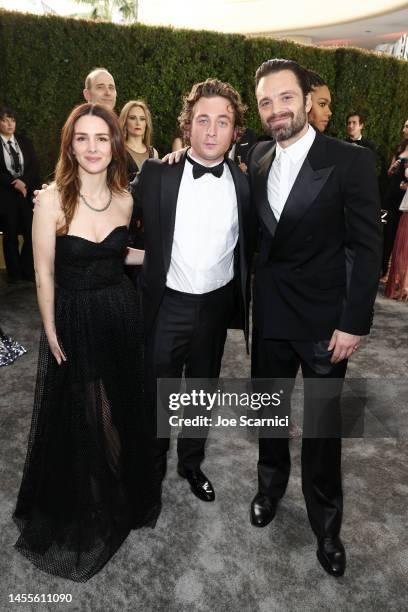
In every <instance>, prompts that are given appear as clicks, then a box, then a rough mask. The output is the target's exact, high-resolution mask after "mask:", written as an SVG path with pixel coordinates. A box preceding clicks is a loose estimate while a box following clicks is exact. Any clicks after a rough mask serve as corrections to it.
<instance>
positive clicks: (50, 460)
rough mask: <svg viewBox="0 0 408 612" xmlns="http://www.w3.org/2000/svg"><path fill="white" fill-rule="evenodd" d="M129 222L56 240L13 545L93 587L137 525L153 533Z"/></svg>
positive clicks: (148, 422)
mask: <svg viewBox="0 0 408 612" xmlns="http://www.w3.org/2000/svg"><path fill="white" fill-rule="evenodd" d="M127 240H128V231H127V228H126V226H119V227H117V228H115V229H114V230H113V231H112V232H110V234H109V235H108V236H106V238H105V239H104V240H103V241H102V242H100V243H95V242H92V241H89V240H86V239H84V238H80V237H79V236H73V235H64V236H59V237H57V239H56V259H55V274H56V295H55V323H56V330H57V335H58V338H59V341H60V345H61V347H62V349H63V351H64V353H65V355H66V356H67V361H66V362H65V363H62V365H61V366H58V364H57V362H56V360H55V358H54V357H53V355H52V353H51V352H50V350H49V347H48V343H47V340H46V337H45V334H44V333H43V335H42V337H41V342H40V355H39V364H38V374H37V385H36V392H35V399H34V411H33V417H32V424H31V431H30V436H29V443H28V452H27V458H26V462H25V467H24V473H23V480H22V483H21V488H20V492H19V495H18V500H17V506H16V510H15V513H14V516H13V518H14V520H15V522H16V524H17V526H18V528H19V530H20V537H19V539H18V541H17V543H16V548H17V549H18V550H19V551H20V552H21V553H22V554H23V555H25V556H26V557H27V558H28V559H30V561H31V562H32V563H34V564H35V565H36V566H37V567H39V568H40V569H42V570H44V571H46V572H49V573H51V574H55V575H58V576H62V577H64V578H69V579H71V580H75V581H80V582H84V581H86V580H88V579H89V578H90V577H91V576H93V575H94V574H95V573H97V572H98V571H99V570H100V569H101V568H102V567H103V565H104V564H105V563H106V562H107V561H108V560H109V559H110V557H111V556H112V555H113V554H114V553H115V552H116V551H117V549H118V548H119V546H120V545H121V543H122V542H123V541H124V539H125V538H126V536H127V535H128V534H129V532H130V530H131V529H136V528H138V527H142V526H144V525H149V526H151V527H153V526H154V525H155V522H156V520H157V517H158V515H159V512H160V493H159V490H158V488H157V485H156V483H155V478H154V475H153V474H154V473H153V457H152V449H153V444H152V437H153V422H154V420H153V416H154V415H152V414H149V413H148V412H147V410H146V408H145V403H144V400H143V382H142V381H143V330H142V314H141V306H140V303H139V297H138V295H137V293H136V291H135V289H134V287H133V286H132V283H131V282H130V281H129V279H128V278H127V277H126V275H125V274H124V273H123V259H124V254H125V249H126V244H127Z"/></svg>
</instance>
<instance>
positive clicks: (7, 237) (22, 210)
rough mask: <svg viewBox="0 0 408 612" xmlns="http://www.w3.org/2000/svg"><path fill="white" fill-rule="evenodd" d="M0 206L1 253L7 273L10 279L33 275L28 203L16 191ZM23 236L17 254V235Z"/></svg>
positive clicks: (30, 219) (30, 215) (29, 207)
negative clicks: (0, 228) (2, 252)
mask: <svg viewBox="0 0 408 612" xmlns="http://www.w3.org/2000/svg"><path fill="white" fill-rule="evenodd" d="M13 189H14V188H13ZM15 191H16V193H15V194H14V193H11V194H10V197H9V198H7V199H5V198H4V200H3V202H2V203H1V205H0V217H1V225H2V228H3V251H4V260H5V263H6V268H7V273H8V275H9V276H11V277H15V278H19V277H20V276H21V275H23V276H27V277H31V276H32V274H33V247H32V240H31V225H32V217H33V214H32V210H31V206H30V204H29V202H28V201H27V199H26V198H24V197H23V196H22V195H21V194H20V193H19V192H17V190H15ZM20 233H21V234H22V235H23V239H24V243H23V246H22V249H21V253H20V252H19V243H18V235H19V234H20Z"/></svg>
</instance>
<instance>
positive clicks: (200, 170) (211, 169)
mask: <svg viewBox="0 0 408 612" xmlns="http://www.w3.org/2000/svg"><path fill="white" fill-rule="evenodd" d="M187 159H188V161H189V162H190V164H192V165H193V177H194V178H195V179H198V178H200V177H201V176H204V174H207V173H209V174H213V175H214V176H216V177H217V178H220V177H221V176H222V173H223V172H224V161H222V162H221V163H220V164H218V165H217V166H203V165H202V164H199V163H198V162H196V161H194V159H191V157H189V156H188V155H187Z"/></svg>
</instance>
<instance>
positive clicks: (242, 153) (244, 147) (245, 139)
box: [228, 128, 258, 172]
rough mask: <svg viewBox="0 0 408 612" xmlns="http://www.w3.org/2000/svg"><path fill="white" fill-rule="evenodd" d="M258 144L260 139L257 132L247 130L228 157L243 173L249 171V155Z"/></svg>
mask: <svg viewBox="0 0 408 612" xmlns="http://www.w3.org/2000/svg"><path fill="white" fill-rule="evenodd" d="M257 142H258V137H257V135H256V134H255V132H254V131H253V130H251V128H246V129H245V130H244V132H243V133H242V135H241V136H240V138H239V140H237V141H236V142H234V144H233V145H232V147H231V150H230V152H229V153H228V157H229V158H230V159H233V160H234V162H235V163H236V164H237V165H238V166H239V167H240V168H241V170H242V171H243V172H246V171H247V170H248V165H247V161H248V153H249V151H250V150H251V148H252V147H253V146H254V144H256V143H257Z"/></svg>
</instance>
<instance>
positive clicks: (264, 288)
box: [249, 132, 382, 342]
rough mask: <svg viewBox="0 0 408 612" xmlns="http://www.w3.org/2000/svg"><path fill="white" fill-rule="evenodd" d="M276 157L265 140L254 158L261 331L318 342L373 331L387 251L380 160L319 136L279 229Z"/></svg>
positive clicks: (257, 305) (256, 317)
mask: <svg viewBox="0 0 408 612" xmlns="http://www.w3.org/2000/svg"><path fill="white" fill-rule="evenodd" d="M274 157H275V144H274V143H273V142H262V143H259V144H258V145H256V146H255V147H254V148H253V150H252V151H251V155H250V160H249V172H250V180H251V187H252V197H253V202H254V206H255V207H256V210H257V213H258V217H259V222H260V233H261V237H260V248H259V257H258V261H257V268H256V272H255V279H254V292H253V300H254V327H255V328H256V329H257V330H258V332H259V333H260V334H261V336H262V337H264V338H276V339H287V340H304V341H313V342H316V341H319V340H326V339H329V338H330V337H331V335H332V333H333V331H334V329H339V330H341V331H345V332H348V333H351V334H356V335H365V334H367V333H369V330H370V326H371V321H372V309H373V304H374V300H375V297H376V292H377V287H378V279H379V273H380V262H381V250H382V233H381V222H380V197H379V192H378V184H377V178H376V174H375V166H374V156H373V155H372V153H371V151H369V150H367V149H365V148H363V147H356V146H352V145H349V144H346V143H344V142H341V141H339V140H335V139H333V138H329V137H327V136H324V135H322V134H320V133H319V132H317V133H316V137H315V140H314V142H313V144H312V146H311V148H310V150H309V153H308V155H307V157H306V159H305V161H304V163H303V165H302V168H301V170H300V172H299V174H298V176H297V178H296V181H295V183H294V185H293V188H292V190H291V192H290V194H289V196H288V199H287V201H286V204H285V207H284V209H283V211H282V214H281V217H280V220H279V223H277V221H276V219H275V216H274V214H273V212H272V210H271V207H270V205H269V202H268V197H267V179H268V174H269V170H270V167H271V164H272V162H273V160H274ZM350 254H351V255H350Z"/></svg>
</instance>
